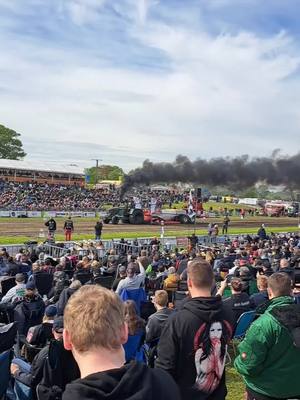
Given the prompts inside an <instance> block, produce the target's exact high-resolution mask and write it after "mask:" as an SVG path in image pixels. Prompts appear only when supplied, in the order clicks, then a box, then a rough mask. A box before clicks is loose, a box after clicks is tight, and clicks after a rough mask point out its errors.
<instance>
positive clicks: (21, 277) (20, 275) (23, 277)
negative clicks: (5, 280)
mask: <svg viewBox="0 0 300 400" xmlns="http://www.w3.org/2000/svg"><path fill="white" fill-rule="evenodd" d="M15 279H16V281H17V282H24V281H25V276H24V275H23V274H16V278H15Z"/></svg>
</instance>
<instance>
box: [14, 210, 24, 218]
mask: <svg viewBox="0 0 300 400" xmlns="http://www.w3.org/2000/svg"><path fill="white" fill-rule="evenodd" d="M10 216H11V217H13V218H17V217H21V216H22V217H27V212H26V211H10Z"/></svg>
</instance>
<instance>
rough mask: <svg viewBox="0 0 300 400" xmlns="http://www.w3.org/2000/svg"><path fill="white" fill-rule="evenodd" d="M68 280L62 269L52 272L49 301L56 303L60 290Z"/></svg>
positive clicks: (66, 284)
mask: <svg viewBox="0 0 300 400" xmlns="http://www.w3.org/2000/svg"><path fill="white" fill-rule="evenodd" d="M68 284H69V280H68V279H67V276H66V274H65V272H64V271H56V272H54V274H53V286H52V289H51V290H50V292H49V293H48V297H49V299H50V302H51V303H57V302H58V300H59V296H60V294H61V292H62V291H63V290H64V289H65V287H66V286H68Z"/></svg>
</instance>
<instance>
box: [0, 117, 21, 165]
mask: <svg viewBox="0 0 300 400" xmlns="http://www.w3.org/2000/svg"><path fill="white" fill-rule="evenodd" d="M20 136H21V135H20V134H19V133H17V132H15V131H13V130H12V129H9V128H6V127H5V126H4V125H0V158H6V159H9V160H19V159H20V158H23V157H25V156H26V153H25V152H24V150H23V144H22V142H21V140H20V139H19V137H20Z"/></svg>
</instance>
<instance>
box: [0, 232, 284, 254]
mask: <svg viewBox="0 0 300 400" xmlns="http://www.w3.org/2000/svg"><path fill="white" fill-rule="evenodd" d="M281 233H282V234H285V233H286V232H281ZM246 236H247V235H224V236H223V235H222V236H208V235H199V236H197V237H198V245H199V247H213V246H215V245H220V246H222V245H225V244H226V243H229V242H230V241H232V240H233V239H237V240H239V241H243V240H245V239H246ZM250 236H251V235H250ZM254 236H255V235H254ZM124 240H125V243H123V242H120V240H101V242H102V243H103V246H104V249H96V251H97V254H98V257H99V258H102V257H103V256H104V255H105V254H106V253H107V252H109V251H110V250H111V249H114V250H115V251H116V253H117V254H127V253H132V254H140V252H141V250H148V251H151V250H152V246H151V244H150V242H151V239H150V238H138V239H135V240H132V239H124ZM93 242H94V241H93ZM0 247H5V248H6V250H7V252H8V253H9V255H11V256H15V255H16V254H17V253H18V252H19V250H20V249H21V248H29V249H30V248H35V247H37V245H36V244H35V245H34V244H32V245H25V244H14V245H3V246H1V245H0ZM176 247H178V248H179V249H181V248H184V247H186V245H180V243H179V242H178V240H177V238H176V237H174V236H172V237H168V236H166V237H163V238H161V239H160V248H161V249H165V250H170V251H171V250H173V249H174V248H176ZM70 248H77V249H78V250H77V252H78V254H79V255H82V256H84V255H87V254H89V253H90V251H91V250H89V249H81V248H80V246H79V243H76V242H65V243H64V247H59V246H57V245H53V244H49V243H45V244H42V245H41V250H42V251H43V252H44V253H46V254H49V255H50V256H51V257H54V258H60V257H63V256H64V255H65V254H66V253H67V251H68V250H69V249H70ZM94 251H95V250H94Z"/></svg>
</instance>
